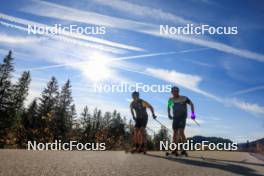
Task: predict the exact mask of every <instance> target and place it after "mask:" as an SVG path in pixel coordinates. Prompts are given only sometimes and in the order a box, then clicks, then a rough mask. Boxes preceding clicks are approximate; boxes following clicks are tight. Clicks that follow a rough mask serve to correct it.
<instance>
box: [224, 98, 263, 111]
mask: <svg viewBox="0 0 264 176" xmlns="http://www.w3.org/2000/svg"><path fill="white" fill-rule="evenodd" d="M228 101H229V103H231V104H232V105H234V106H236V107H238V108H240V109H242V110H245V111H248V112H251V113H255V114H264V107H263V106H260V105H258V104H255V103H254V104H252V103H248V102H244V101H241V100H238V99H230V100H228Z"/></svg>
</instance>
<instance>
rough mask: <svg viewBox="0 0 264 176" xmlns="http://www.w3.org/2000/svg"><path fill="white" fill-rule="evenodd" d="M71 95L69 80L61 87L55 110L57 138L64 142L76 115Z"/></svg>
mask: <svg viewBox="0 0 264 176" xmlns="http://www.w3.org/2000/svg"><path fill="white" fill-rule="evenodd" d="M71 94H72V92H71V84H70V80H68V81H67V82H66V83H65V85H64V86H63V87H62V90H61V93H60V96H59V102H58V106H57V108H56V130H57V132H58V134H57V135H58V136H57V137H58V138H62V139H63V140H66V136H67V134H68V133H69V132H70V131H71V129H72V123H73V119H74V116H75V114H76V112H75V106H74V105H73V99H72V95H71Z"/></svg>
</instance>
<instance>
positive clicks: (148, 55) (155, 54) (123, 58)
mask: <svg viewBox="0 0 264 176" xmlns="http://www.w3.org/2000/svg"><path fill="white" fill-rule="evenodd" d="M174 53H175V52H161V53H152V54H142V55H135V56H126V57H118V58H110V59H109V61H118V60H127V59H136V58H145V57H152V56H160V55H169V54H174ZM89 61H90V59H89V60H87V61H81V62H75V63H68V64H57V65H50V66H44V67H35V68H29V69H27V70H29V71H35V70H46V69H52V68H59V67H66V66H74V65H80V64H85V63H87V62H89Z"/></svg>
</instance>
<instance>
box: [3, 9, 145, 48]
mask: <svg viewBox="0 0 264 176" xmlns="http://www.w3.org/2000/svg"><path fill="white" fill-rule="evenodd" d="M0 19H4V20H7V21H11V22H15V23H18V24H21V25H26V26H27V25H29V24H30V25H35V26H39V27H40V26H41V27H51V26H49V25H45V24H42V23H37V22H35V21H31V20H26V19H22V18H17V17H13V16H10V15H6V14H3V13H0ZM0 24H2V25H5V26H7V27H12V28H16V29H19V30H23V31H25V32H27V28H25V27H21V26H18V25H15V24H9V23H6V22H1V21H0ZM49 37H54V38H57V39H60V40H62V41H66V42H70V43H72V44H79V45H81V46H89V47H93V48H96V49H102V50H104V49H105V50H106V49H107V47H106V46H109V48H110V47H111V48H110V49H108V50H107V51H108V52H110V51H112V50H113V51H115V50H117V49H116V48H120V49H126V50H132V51H144V49H143V48H139V47H135V46H131V45H126V44H122V43H117V42H112V41H109V40H105V39H101V38H96V37H92V36H88V35H82V34H77V33H70V32H66V31H65V32H64V33H63V35H60V36H55V35H49ZM72 38H74V39H75V40H74V39H72ZM79 39H80V40H84V41H86V42H82V41H80V40H79ZM105 45H106V46H105ZM113 47H114V48H113ZM120 52H121V50H120Z"/></svg>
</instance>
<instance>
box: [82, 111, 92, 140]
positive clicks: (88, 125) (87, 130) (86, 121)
mask: <svg viewBox="0 0 264 176" xmlns="http://www.w3.org/2000/svg"><path fill="white" fill-rule="evenodd" d="M80 121H81V125H82V128H83V132H82V133H83V134H82V142H87V141H88V140H91V138H92V133H91V132H92V116H91V114H90V113H89V110H88V107H87V106H85V108H84V109H83V112H82V113H81V117H80Z"/></svg>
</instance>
